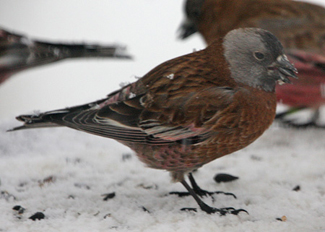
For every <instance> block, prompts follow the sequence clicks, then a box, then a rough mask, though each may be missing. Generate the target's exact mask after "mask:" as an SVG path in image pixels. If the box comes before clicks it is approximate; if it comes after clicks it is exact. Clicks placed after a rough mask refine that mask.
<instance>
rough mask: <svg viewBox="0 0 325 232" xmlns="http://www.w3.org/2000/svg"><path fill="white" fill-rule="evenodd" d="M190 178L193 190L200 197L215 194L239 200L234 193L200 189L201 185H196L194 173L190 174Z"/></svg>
mask: <svg viewBox="0 0 325 232" xmlns="http://www.w3.org/2000/svg"><path fill="white" fill-rule="evenodd" d="M188 178H189V180H190V182H191V185H192V188H193V190H194V192H195V193H196V194H197V195H199V196H200V197H202V196H208V195H209V196H212V195H213V194H224V195H230V196H233V197H234V198H235V199H237V197H236V196H235V194H233V193H227V192H223V191H214V192H209V191H207V190H204V189H201V188H200V187H199V185H198V184H197V183H196V181H195V179H194V176H193V174H192V173H189V174H188Z"/></svg>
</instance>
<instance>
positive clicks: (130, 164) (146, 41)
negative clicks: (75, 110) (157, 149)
mask: <svg viewBox="0 0 325 232" xmlns="http://www.w3.org/2000/svg"><path fill="white" fill-rule="evenodd" d="M322 4H323V5H325V2H323V3H322ZM0 12H1V14H0V22H1V25H2V26H4V27H5V28H10V29H12V30H14V31H17V32H19V33H24V34H28V35H30V36H31V37H32V38H39V39H51V41H63V42H64V41H76V42H80V41H84V42H92V43H94V42H96V43H97V42H99V43H102V44H107V43H112V44H116V43H119V44H124V45H126V46H127V52H128V53H131V54H132V55H133V56H134V60H133V61H122V60H105V59H94V60H90V59H89V60H74V61H64V62H58V63H56V64H53V65H50V66H44V67H41V68H36V69H32V70H28V71H26V72H22V73H20V74H18V75H16V76H14V77H13V78H11V79H10V80H8V81H7V82H5V83H4V84H3V85H1V86H0V99H1V100H0V107H1V111H0V214H1V217H0V231H21V232H23V231H226V232H227V231H286V232H288V231H295V232H300V231H301V232H306V231H308V232H309V231H325V221H324V219H325V207H324V204H325V203H324V202H325V169H324V163H325V155H324V150H325V136H324V131H323V130H321V129H308V130H295V129H290V128H282V127H279V126H278V125H276V124H275V125H273V126H272V127H271V128H270V129H269V130H268V131H267V132H266V133H265V134H264V135H263V136H262V137H261V138H260V139H258V140H257V141H256V142H255V143H253V144H252V145H250V146H249V147H247V148H245V149H243V150H241V151H238V152H236V153H234V154H232V155H228V156H226V157H223V158H221V159H218V160H216V161H214V162H211V163H210V164H207V165H205V166H204V167H203V168H201V169H199V171H198V172H196V173H195V177H196V180H197V181H198V183H199V184H200V186H201V187H202V188H204V189H207V190H210V191H225V192H232V193H234V194H235V195H236V196H237V199H234V198H233V197H231V196H224V195H214V198H215V201H213V200H212V198H210V197H206V198H204V201H205V202H206V203H207V204H209V205H211V206H214V207H228V206H232V207H234V208H243V209H246V210H247V211H248V212H249V215H247V214H245V213H240V214H239V215H238V216H235V215H227V216H222V217H221V216H218V215H216V214H214V215H207V214H205V213H204V212H201V211H200V210H198V212H197V213H194V212H183V211H180V209H181V208H183V207H197V205H196V203H195V201H194V200H193V199H192V198H191V197H185V198H179V197H177V196H174V195H168V192H170V191H184V190H185V189H184V187H183V186H182V185H181V184H179V183H171V181H170V176H169V174H168V173H167V172H166V171H162V170H154V169H150V168H146V167H145V166H144V164H142V163H141V162H140V161H139V160H138V159H137V158H136V156H135V155H134V154H133V153H132V152H131V151H130V150H129V149H128V148H127V147H124V146H122V145H121V144H118V143H117V142H115V141H113V140H110V139H105V138H101V137H97V136H93V135H90V134H86V133H82V132H79V131H75V130H72V129H68V128H48V129H35V130H25V131H17V132H6V130H8V129H11V128H12V127H15V126H19V125H20V123H19V122H18V121H16V120H15V119H14V117H15V116H17V115H19V114H25V113H30V112H33V111H34V110H40V111H45V110H54V109H59V108H63V107H66V106H73V105H79V104H82V103H86V102H91V101H94V100H97V99H101V98H103V97H104V96H105V95H106V94H108V93H110V92H112V91H114V90H116V89H117V88H119V83H121V82H132V81H134V80H135V78H134V77H135V76H142V75H144V74H145V73H146V72H148V71H149V70H150V69H152V68H153V67H155V66H156V65H158V64H160V63H161V62H163V61H166V60H168V59H171V58H174V57H177V56H180V55H183V54H186V53H189V52H192V51H193V49H196V50H197V49H202V48H203V47H204V44H203V42H202V41H201V38H200V37H199V36H198V35H196V36H193V37H192V38H190V39H188V40H186V41H179V40H177V39H176V33H175V32H176V30H177V27H178V26H179V24H180V22H181V20H182V1H175V0H165V1H158V0H138V1H132V0H120V1H100V0H85V1H77V0H71V1H64V0H56V1H42V0H30V1H18V0H2V1H1V2H0ZM166 13H168V17H166ZM94 15H95V16H96V17H95V16H94ZM58 16H59V17H58ZM148 19H149V20H148ZM217 173H228V174H231V175H234V176H238V177H239V179H238V180H235V181H233V182H228V183H219V184H217V183H216V182H215V181H214V180H213V177H214V175H215V174H217ZM297 186H299V187H300V190H299V191H294V190H293V189H294V188H296V187H297ZM113 192H114V193H115V194H116V195H115V197H114V198H112V199H108V200H107V201H104V200H103V199H104V197H105V195H103V194H107V193H113ZM17 205H19V206H21V207H23V208H25V211H24V212H23V213H22V214H21V215H19V214H18V212H17V211H15V210H13V209H12V208H13V207H14V206H17ZM143 207H144V208H145V209H147V210H148V211H149V212H147V211H145V210H144V209H143ZM36 212H42V213H44V215H45V219H43V220H36V221H33V220H31V219H28V218H29V217H30V216H32V215H33V214H35V213H36ZM283 216H285V217H286V218H287V220H286V221H279V220H277V219H276V218H282V217H283Z"/></svg>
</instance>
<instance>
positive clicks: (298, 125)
mask: <svg viewBox="0 0 325 232" xmlns="http://www.w3.org/2000/svg"><path fill="white" fill-rule="evenodd" d="M304 109H306V107H299V108H290V109H289V110H287V111H285V112H282V113H279V114H277V115H276V117H275V118H276V119H279V120H281V123H282V124H283V125H284V126H289V127H293V128H308V127H316V128H325V126H323V125H317V120H318V119H319V118H320V111H319V108H318V109H315V110H314V112H313V115H312V116H311V118H310V120H309V121H308V122H305V123H297V122H295V121H294V120H290V119H286V118H285V117H286V116H287V115H290V114H294V113H296V112H298V111H299V110H304Z"/></svg>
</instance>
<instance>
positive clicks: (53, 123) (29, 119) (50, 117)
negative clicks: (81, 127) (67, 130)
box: [8, 99, 106, 131]
mask: <svg viewBox="0 0 325 232" xmlns="http://www.w3.org/2000/svg"><path fill="white" fill-rule="evenodd" d="M105 100H106V99H102V100H98V101H95V102H91V103H88V104H84V105H79V106H74V107H70V108H65V109H59V110H52V111H48V112H44V113H41V114H29V115H20V116H17V117H16V119H17V120H18V121H21V122H23V123H24V125H22V126H19V127H15V128H13V129H10V130H8V131H16V130H23V129H32V128H45V127H60V126H66V125H65V123H63V121H64V120H63V118H64V117H65V116H67V115H68V114H70V115H71V114H72V113H78V112H80V111H83V110H87V109H90V108H93V107H96V106H97V105H99V104H101V103H102V102H104V101H105Z"/></svg>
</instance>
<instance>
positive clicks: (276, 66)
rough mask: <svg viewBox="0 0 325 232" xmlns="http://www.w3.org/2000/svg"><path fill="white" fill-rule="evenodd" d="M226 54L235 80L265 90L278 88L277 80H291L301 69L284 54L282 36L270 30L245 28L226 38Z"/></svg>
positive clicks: (281, 81)
mask: <svg viewBox="0 0 325 232" xmlns="http://www.w3.org/2000/svg"><path fill="white" fill-rule="evenodd" d="M223 46H224V50H225V58H226V60H227V62H228V63H229V68H230V71H231V75H232V78H234V79H235V81H237V82H240V83H243V84H247V85H249V86H252V87H256V88H261V89H263V90H265V91H274V89H275V85H276V82H279V83H280V84H284V83H290V79H289V78H288V77H293V78H297V76H296V73H297V69H296V68H295V67H294V65H293V64H291V63H290V62H289V60H288V59H287V57H286V55H285V54H284V51H283V47H282V45H281V43H280V42H279V40H278V39H277V38H276V37H275V36H274V35H273V34H272V33H270V32H269V31H266V30H263V29H259V28H241V29H236V30H232V31H230V32H229V33H228V34H227V35H226V36H225V38H224V40H223Z"/></svg>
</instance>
